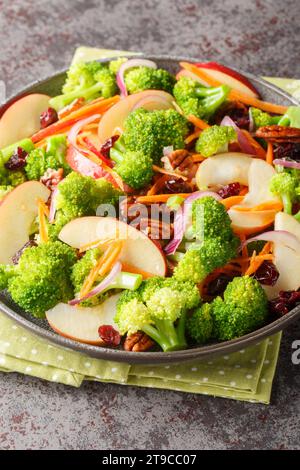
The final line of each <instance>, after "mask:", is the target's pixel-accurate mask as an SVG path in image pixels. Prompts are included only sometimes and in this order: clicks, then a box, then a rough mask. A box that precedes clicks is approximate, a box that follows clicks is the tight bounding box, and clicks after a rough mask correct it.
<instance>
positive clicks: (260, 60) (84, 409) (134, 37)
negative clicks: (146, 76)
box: [0, 0, 300, 450]
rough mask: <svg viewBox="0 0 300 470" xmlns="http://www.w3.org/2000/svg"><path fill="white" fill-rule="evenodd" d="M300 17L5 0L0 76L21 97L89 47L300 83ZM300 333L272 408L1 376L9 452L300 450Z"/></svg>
mask: <svg viewBox="0 0 300 470" xmlns="http://www.w3.org/2000/svg"><path fill="white" fill-rule="evenodd" d="M299 14H300V7H299V2H297V1H295V0H285V1H284V2H282V1H281V0H267V1H264V0H256V1H246V0H223V1H222V2H220V1H219V0H210V1H209V2H207V1H205V0H203V1H201V0H198V1H196V0H143V1H141V0H106V1H105V0H85V1H84V0H82V1H80V0H64V1H61V0H39V1H38V2H36V1H34V0H14V1H11V0H0V45H1V53H0V79H2V80H5V82H6V84H7V88H8V93H11V92H13V91H15V90H17V89H19V88H21V87H22V86H24V85H26V84H27V83H29V82H31V81H33V80H35V79H36V78H38V77H45V76H47V75H49V74H51V73H52V72H55V71H56V70H59V69H61V68H63V67H65V66H67V64H68V63H69V61H70V59H71V57H72V54H73V52H74V49H75V47H77V46H79V45H90V46H98V47H107V48H116V49H128V50H143V51H144V52H147V53H155V54H163V53H166V54H168V53H172V54H183V55H191V56H194V57H199V58H203V59H213V60H219V61H221V62H224V63H226V64H229V65H230V64H232V65H235V66H236V67H240V68H242V69H244V70H248V71H250V72H253V73H256V74H260V75H269V76H272V75H273V76H285V77H297V78H300V69H299V56H298V53H299V49H300V34H299V33H300V31H299V29H300V28H299ZM295 339H300V331H299V323H298V325H297V324H296V325H293V326H291V327H290V328H289V329H288V330H287V331H286V332H285V334H284V340H283V345H282V349H281V354H280V360H279V364H278V370H277V375H276V379H275V382H274V389H273V396H272V404H271V405H270V406H264V405H255V404H247V403H239V402H234V401H231V400H224V399H214V398H211V397H207V396H197V395H189V394H183V393H178V392H167V391H158V390H148V389H136V388H127V387H121V386H117V385H102V384H95V383H87V384H85V385H83V386H82V387H81V388H80V389H73V388H70V387H66V386H63V385H57V384H53V383H46V382H44V381H41V380H37V379H33V378H29V377H23V376H20V375H17V374H0V449H149V450H151V449H300V439H299V435H300V433H299V430H300V421H299V415H300V365H298V366H296V365H292V362H291V353H292V348H291V345H292V342H293V340H295Z"/></svg>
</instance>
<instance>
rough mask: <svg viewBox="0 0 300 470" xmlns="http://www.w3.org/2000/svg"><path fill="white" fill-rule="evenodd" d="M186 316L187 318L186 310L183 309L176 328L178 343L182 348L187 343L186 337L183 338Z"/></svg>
mask: <svg viewBox="0 0 300 470" xmlns="http://www.w3.org/2000/svg"><path fill="white" fill-rule="evenodd" d="M186 318H187V315H186V311H184V312H183V313H182V314H181V317H180V318H179V320H178V325H177V328H176V329H177V337H178V340H179V344H180V345H181V347H182V348H185V347H186V345H187V342H186V338H185V328H186Z"/></svg>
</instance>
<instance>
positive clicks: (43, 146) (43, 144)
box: [34, 140, 47, 149]
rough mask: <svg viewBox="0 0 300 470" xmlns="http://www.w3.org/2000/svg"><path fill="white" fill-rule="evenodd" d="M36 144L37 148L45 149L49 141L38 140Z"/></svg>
mask: <svg viewBox="0 0 300 470" xmlns="http://www.w3.org/2000/svg"><path fill="white" fill-rule="evenodd" d="M34 146H35V148H39V149H45V148H46V146H47V142H46V140H41V141H40V142H38V143H37V144H35V145H34Z"/></svg>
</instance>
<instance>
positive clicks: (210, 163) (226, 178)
mask: <svg viewBox="0 0 300 470" xmlns="http://www.w3.org/2000/svg"><path fill="white" fill-rule="evenodd" d="M252 161H253V159H252V158H251V157H249V155H247V154H245V153H239V152H229V153H220V154H219V155H215V156H214V157H209V158H207V159H206V160H204V161H203V162H202V163H201V165H200V166H199V168H198V171H197V174H196V183H197V186H198V188H199V189H205V188H213V187H216V186H223V185H226V184H230V183H236V182H239V183H240V184H243V185H245V186H248V173H249V168H250V165H251V163H252Z"/></svg>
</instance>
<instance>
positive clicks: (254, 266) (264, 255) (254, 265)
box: [245, 242, 273, 276]
mask: <svg viewBox="0 0 300 470" xmlns="http://www.w3.org/2000/svg"><path fill="white" fill-rule="evenodd" d="M271 246H272V245H271V243H270V242H267V243H266V244H265V245H264V247H263V249H262V250H261V251H260V252H259V254H258V255H256V252H255V251H254V252H253V255H252V257H251V259H250V264H249V267H248V269H247V270H246V272H245V276H250V275H251V274H254V273H255V272H256V271H257V270H258V269H259V268H260V266H261V265H262V263H263V262H264V261H266V260H272V259H273V255H272V254H268V251H271V249H272V248H271Z"/></svg>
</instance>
